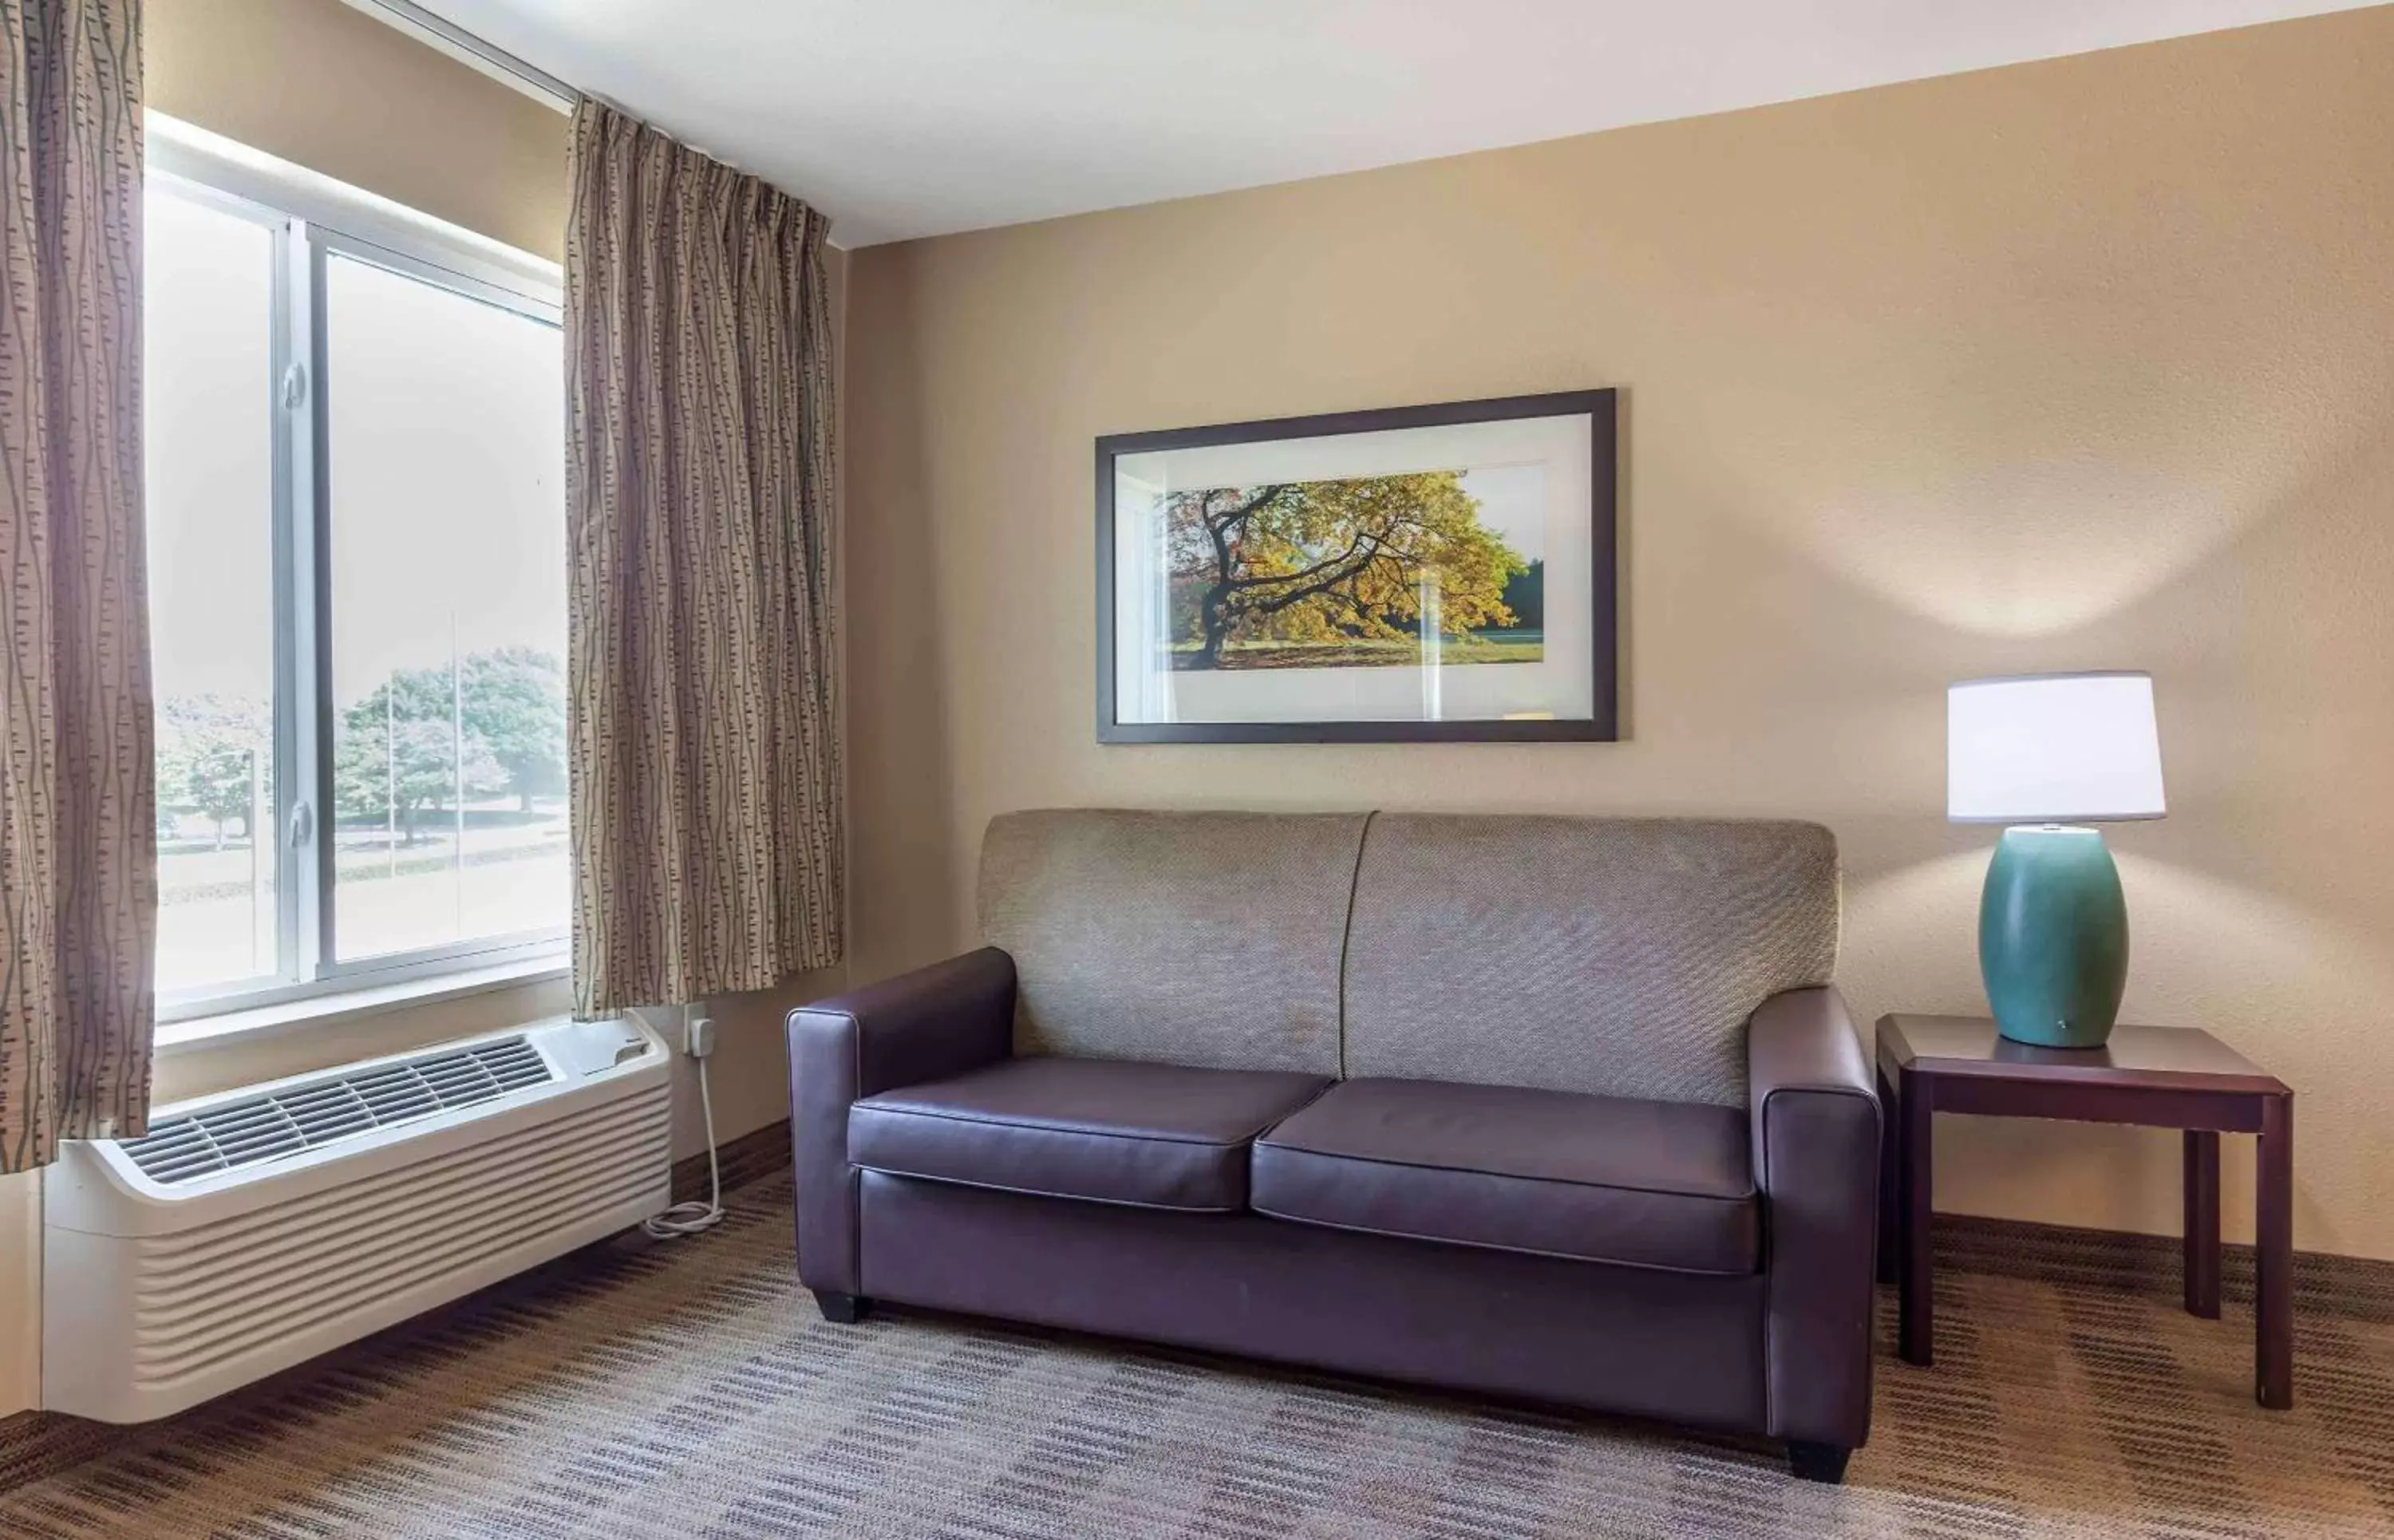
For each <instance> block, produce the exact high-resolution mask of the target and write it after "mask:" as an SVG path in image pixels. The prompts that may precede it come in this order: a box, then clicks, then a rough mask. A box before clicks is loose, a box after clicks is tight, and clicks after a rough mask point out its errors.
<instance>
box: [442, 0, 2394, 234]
mask: <svg viewBox="0 0 2394 1540" xmlns="http://www.w3.org/2000/svg"><path fill="white" fill-rule="evenodd" d="M427 3H428V7H429V8H430V9H432V10H435V11H438V12H439V13H440V14H441V15H442V16H444V17H446V18H447V19H448V20H451V21H454V22H455V23H456V24H457V25H459V26H462V27H464V28H466V29H467V30H468V31H470V32H473V33H477V34H479V35H480V36H481V37H483V38H484V39H486V40H487V41H489V42H491V43H493V44H495V45H497V46H499V47H501V48H504V49H506V50H507V51H509V52H511V53H514V54H516V55H518V56H520V57H521V58H522V59H525V60H527V61H529V62H530V63H533V64H534V65H537V66H539V67H540V68H541V69H543V70H546V71H547V72H550V73H552V74H555V75H557V76H559V78H561V79H563V80H565V81H567V82H569V83H571V84H572V85H574V86H579V87H581V88H583V89H585V90H588V91H591V92H594V93H596V94H598V95H599V96H601V97H604V98H606V99H609V100H612V101H614V102H616V103H618V104H620V105H622V106H624V107H625V108H628V109H630V110H631V111H633V112H638V113H639V114H640V115H641V116H643V117H646V118H648V119H649V120H650V121H651V122H653V123H655V124H656V125H658V126H660V127H662V128H664V129H666V130H667V131H668V132H671V133H673V134H674V135H676V136H677V137H678V138H682V139H684V140H686V141H688V142H690V143H691V144H695V145H698V146H700V147H702V148H704V149H705V150H707V151H711V152H712V153H714V154H716V155H717V156H719V157H721V158H722V159H724V160H728V161H730V162H731V163H733V164H734V165H739V166H741V167H743V169H746V170H749V171H753V172H756V173H757V174H758V175H760V176H763V177H765V178H769V180H771V181H773V182H775V183H778V184H779V185H781V186H782V187H783V188H786V189H787V190H789V191H791V192H794V193H796V194H797V195H798V196H800V197H802V198H805V199H807V200H808V201H809V202H810V203H812V204H815V205H816V206H818V207H820V208H822V209H823V210H825V211H826V212H828V213H829V214H830V215H831V216H832V217H833V221H834V225H833V237H832V238H833V240H834V241H835V243H836V244H841V245H848V246H855V245H867V244H873V243H875V242H880V241H894V240H902V239H905V238H907V237H911V236H918V235H935V234H942V233H945V232H947V231H950V230H973V229H978V228H980V227H983V226H989V225H1004V224H1013V223H1017V222H1019V221H1021V220H1025V219H1040V218H1046V217H1050V216H1054V215H1059V214H1075V213H1081V212H1084V211H1086V210H1089V209H1098V208H1111V207H1118V206H1121V205H1123V204H1140V203H1149V202H1152V201H1154V200H1156V199H1161V198H1176V197H1182V196H1186V195H1188V194H1190V193H1199V192H1216V191H1224V190H1226V189H1230V188H1237V187H1254V186H1259V185H1261V184H1264V183H1267V182H1282V181H1291V180H1294V179H1296V178H1301V177H1315V176H1322V175H1324V174H1326V173H1330V172H1336V171H1351V170H1356V169H1360V168H1361V167H1365V166H1375V165H1395V164H1397V163H1399V162H1403V161H1413V160H1422V159H1426V158H1427V157H1430V156H1435V155H1449V154H1455V153H1458V152H1461V151H1470V150H1484V149H1489V148H1493V147H1494V146H1497V145H1506V144H1523V143H1528V142H1530V141H1532V140H1535V139H1548V138H1561V137H1563V136H1565V135H1570V134H1585V133H1589V132H1592V131H1594V130H1596V129H1600V128H1615V127H1619V126H1621V125H1624V124H1632V123H1652V122H1658V121H1661V120H1663V119H1666V118H1680V117H1689V116H1692V115H1695V114H1697V113H1703V112H1723V111H1727V110H1729V109H1732V108H1739V107H1751V106H1756V105H1759V104H1761V103H1764V102H1772V101H1788V100H1793V99H1796V98H1800V97H1810V96H1820V95H1823V94H1825V93H1828V92H1832V91H1847V90H1853V89H1855V88H1857V87H1861V86H1876V85H1884V84H1886V83H1888V82H1891V81H1899V80H1916V79H1921V78H1924V77H1927V76H1929V75H1940V74H1951V73H1953V72H1957V71H1963V70H1973V69H1980V68H1984V67H1987V66H1990V65H1995V64H2008V63H2015V62H2018V61H2020V60H2023V59H2049V58H2054V57H2057V56H2059V55H2063V54H2073V53H2085V52H2087V51H2089V50H2092V49H2096V48H2106V47H2113V46H2119V45H2122V44H2128V43H2142V42H2149V41H2151V40H2153V39H2156V38H2162V37H2170V36H2176V35H2179V34H2183V33H2197V32H2209V31H2213V30H2216V29H2218V28H2223V27H2234V26H2242V25H2246V24H2249V23H2252V22H2258V21H2269V20H2280V19H2282V18H2286V17H2291V16H2298V15H2307V14H2309V13H2313V12H2319V11H2330V10H2343V9H2353V8H2358V6H2359V4H2360V3H2361V0H1801V3H1798V0H427Z"/></svg>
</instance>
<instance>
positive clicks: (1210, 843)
mask: <svg viewBox="0 0 2394 1540" xmlns="http://www.w3.org/2000/svg"><path fill="white" fill-rule="evenodd" d="M1364 823H1365V815H1363V814H1361V813H1334V814H1289V813H1281V814H1272V813H1163V812H1126V811H1113V810H1106V809H1060V810H1050V811H1040V812H1020V813H1006V814H1003V815H1001V816H999V817H997V818H995V819H993V820H992V821H991V823H990V826H989V833H988V835H987V836H986V837H984V838H983V840H982V842H981V862H980V928H981V935H982V939H983V940H985V941H988V943H989V944H990V945H992V946H997V947H1003V948H1004V949H1005V950H1006V951H1007V952H1008V953H1011V954H1013V957H1014V967H1015V973H1016V978H1017V981H1018V989H1017V994H1016V1000H1017V1004H1016V1007H1015V1046H1016V1049H1017V1051H1019V1052H1022V1053H1061V1054H1075V1055H1080V1056H1084V1057H1087V1058H1093V1059H1144V1060H1155V1061H1157V1062H1160V1063H1165V1064H1190V1065H1195V1066H1199V1067H1201V1068H1207V1069H1224V1070H1298V1071H1304V1072H1308V1073H1314V1074H1326V1075H1329V1074H1336V1073H1338V962H1339V949H1340V946H1341V944H1342V943H1343V942H1344V941H1345V939H1346V933H1347V904H1348V894H1349V892H1350V891H1351V889H1352V887H1353V884H1354V880H1355V862H1356V855H1357V852H1358V850H1359V849H1360V847H1361V842H1362V836H1363V825H1364Z"/></svg>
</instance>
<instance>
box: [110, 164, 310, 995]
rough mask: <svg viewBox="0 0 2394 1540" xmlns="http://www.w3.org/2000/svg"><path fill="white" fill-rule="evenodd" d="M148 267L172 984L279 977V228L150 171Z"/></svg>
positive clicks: (151, 519)
mask: <svg viewBox="0 0 2394 1540" xmlns="http://www.w3.org/2000/svg"><path fill="white" fill-rule="evenodd" d="M144 217H145V219H146V221H147V228H146V235H145V242H144V256H143V263H142V283H143V296H142V304H143V308H144V319H143V337H142V342H143V349H144V354H145V357H144V378H143V384H142V413H143V421H142V428H143V437H144V454H145V457H146V462H147V463H146V475H147V479H148V486H149V491H148V499H149V501H148V508H147V514H148V520H147V522H148V553H147V554H148V567H149V585H150V641H151V671H152V678H153V681H154V687H155V691H156V699H157V743H158V973H157V983H158V988H159V989H160V990H161V991H162V992H166V993H172V992H175V991H179V990H191V989H195V988H201V987H204V986H209V985H223V984H228V983H232V982H237V981H242V980H245V979H251V978H259V977H270V976H272V975H273V974H275V973H276V972H277V971H278V969H279V967H280V966H281V965H280V960H279V958H278V955H277V946H276V937H277V934H278V932H279V924H278V920H277V910H276V903H275V860H276V849H275V841H274V838H273V834H272V831H273V829H274V827H275V821H274V814H273V809H274V807H275V796H274V673H275V670H274V659H275V642H274V535H273V530H274V403H273V383H274V382H273V379H272V372H273V309H274V232H273V231H272V230H270V228H269V227H267V226H265V225H262V224H258V223H257V222H255V221H253V220H250V219H245V218H243V217H240V216H239V215H236V214H231V213H228V212H226V211H224V210H223V209H221V208H218V207H217V206H215V205H213V204H205V203H201V202H199V201H196V200H194V199H191V198H188V197H184V196H181V195H178V193H176V192H174V191H168V190H167V189H165V188H164V187H162V186H160V185H158V184H155V183H153V184H152V186H151V190H150V192H149V195H148V198H147V202H146V207H145V214H144Z"/></svg>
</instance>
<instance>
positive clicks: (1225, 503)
mask: <svg viewBox="0 0 2394 1540" xmlns="http://www.w3.org/2000/svg"><path fill="white" fill-rule="evenodd" d="M1164 547H1165V559H1166V561H1167V564H1168V570H1169V573H1170V579H1171V598H1172V635H1173V643H1172V662H1173V666H1175V667H1177V668H1189V669H1210V668H1323V667H1334V666H1352V665H1375V664H1397V665H1412V664H1414V663H1417V662H1420V661H1421V658H1422V652H1423V646H1424V643H1425V641H1426V640H1427V641H1432V642H1434V643H1435V645H1436V646H1437V648H1438V650H1439V654H1440V661H1442V662H1445V663H1534V662H1537V661H1538V660H1539V659H1540V658H1541V656H1542V655H1543V652H1544V637H1543V634H1542V632H1541V631H1540V630H1539V629H1537V628H1536V627H1537V622H1536V621H1534V620H1533V621H1532V622H1531V623H1530V625H1527V626H1525V625H1522V620H1521V616H1520V615H1519V613H1517V612H1516V611H1515V609H1514V608H1513V607H1512V606H1511V605H1510V604H1508V602H1507V596H1508V593H1509V594H1511V595H1512V596H1514V597H1515V598H1519V596H1520V595H1521V594H1522V593H1523V592H1524V591H1525V589H1524V580H1525V579H1530V580H1532V583H1531V587H1532V589H1534V587H1536V586H1537V584H1536V583H1535V581H1534V580H1535V579H1540V578H1543V575H1544V574H1543V573H1532V563H1531V562H1530V561H1528V560H1527V559H1524V558H1523V557H1522V556H1521V555H1520V554H1519V552H1518V551H1516V550H1515V549H1514V548H1513V547H1512V546H1511V545H1509V544H1507V542H1506V539H1505V537H1504V535H1503V534H1502V533H1499V532H1498V531H1496V530H1494V529H1492V528H1490V527H1489V526H1488V525H1487V524H1486V523H1485V522H1483V521H1482V520H1481V518H1480V502H1479V500H1478V499H1476V498H1474V497H1473V496H1472V495H1471V494H1470V493H1468V492H1467V491H1466V490H1465V488H1464V485H1463V477H1462V474H1461V473H1459V472H1456V471H1452V470H1440V471H1425V472H1419V473H1415V474H1411V475H1402V476H1363V477H1355V478H1351V479H1348V480H1335V481H1292V482H1286V483H1282V484H1276V485H1267V486H1249V487H1212V488H1204V489H1192V490H1190V491H1186V492H1176V493H1171V494H1167V495H1166V496H1165V498H1164Z"/></svg>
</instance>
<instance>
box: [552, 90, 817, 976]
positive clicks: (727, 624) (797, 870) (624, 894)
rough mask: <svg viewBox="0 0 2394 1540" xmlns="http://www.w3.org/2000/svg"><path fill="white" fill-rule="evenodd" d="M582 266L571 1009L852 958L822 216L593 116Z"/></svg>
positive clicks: (571, 487)
mask: <svg viewBox="0 0 2394 1540" xmlns="http://www.w3.org/2000/svg"><path fill="white" fill-rule="evenodd" d="M571 165H572V172H571V174H572V193H573V204H572V224H571V227H570V229H569V230H568V233H567V238H566V252H565V332H566V360H567V363H566V369H567V413H568V427H567V461H568V466H567V478H566V485H567V493H566V520H567V527H568V539H569V542H570V549H571V561H572V585H571V588H570V590H569V600H568V605H569V607H568V617H569V632H570V638H571V640H570V648H569V652H570V660H569V664H568V669H569V674H570V687H569V691H568V697H567V733H568V737H569V740H570V744H571V753H570V764H571V767H572V829H573V836H572V837H573V848H574V872H575V878H574V902H573V980H574V1000H575V1007H576V1009H577V1012H578V1013H579V1014H581V1015H583V1016H585V1017H589V1016H599V1015H606V1014H609V1013H612V1012H615V1011H620V1010H622V1009H625V1007H632V1006H643V1005H660V1004H667V1003H673V1002H678V1001H686V1000H694V999H697V998H699V997H701V996H704V995H708V994H728V993H731V992H734V991H742V990H755V989H764V988H768V987H769V986H771V985H773V984H776V983H778V982H780V981H783V980H784V979H786V978H789V977H790V976H791V975H793V974H795V973H797V972H800V971H802V970H806V969H810V968H818V967H828V966H830V965H831V964H833V963H835V962H837V961H838V960H839V958H840V955H841V947H842V921H843V915H842V891H843V886H842V885H843V859H844V849H843V843H844V824H843V808H842V805H841V796H842V788H841V773H840V752H841V750H840V739H839V718H838V709H837V707H838V703H837V678H836V670H835V660H834V656H833V631H832V625H833V616H832V606H833V586H832V582H833V573H832V559H833V538H834V536H833V529H832V484H833V476H834V466H833V444H832V415H833V401H832V390H833V385H832V360H831V316H830V307H829V303H828V299H827V296H826V295H825V293H824V287H823V283H824V281H823V263H822V240H823V233H824V229H825V224H824V221H823V219H822V217H821V216H820V215H817V214H815V213H813V212H812V211H810V210H809V208H808V207H807V206H806V205H805V204H801V203H799V202H798V201H796V199H793V198H790V197H788V196H786V195H785V194H783V193H782V192H780V191H776V190H775V189H773V188H772V187H770V186H769V185H768V184H766V183H764V182H761V181H759V180H757V179H756V178H754V177H747V176H743V175H741V174H740V173H738V172H736V171H734V170H732V169H731V168H730V167H729V166H727V165H722V164H721V163H719V162H717V161H714V160H711V159H709V158H708V157H707V156H705V155H703V154H700V153H698V152H697V151H693V150H691V149H690V148H688V147H687V146H684V145H681V144H678V143H677V142H675V141H674V140H673V139H671V138H667V137H665V136H664V135H663V134H661V133H658V132H657V131H656V130H654V129H652V128H650V127H648V126H647V125H643V124H641V123H639V122H638V121H637V120H635V119H633V118H630V117H628V116H626V115H625V114H624V113H622V112H617V111H615V110H613V109H612V108H610V107H607V106H604V105H602V104H600V103H598V102H595V101H589V100H585V102H584V103H583V104H582V106H581V108H580V109H579V110H578V111H577V112H576V113H575V116H574V122H573V138H572V161H571Z"/></svg>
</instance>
